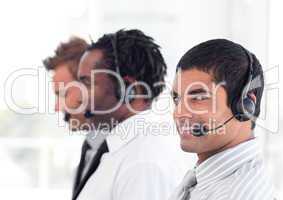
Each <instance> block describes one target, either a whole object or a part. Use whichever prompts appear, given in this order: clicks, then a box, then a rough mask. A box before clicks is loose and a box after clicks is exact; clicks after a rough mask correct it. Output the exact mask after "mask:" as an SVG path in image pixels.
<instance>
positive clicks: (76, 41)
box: [43, 37, 89, 78]
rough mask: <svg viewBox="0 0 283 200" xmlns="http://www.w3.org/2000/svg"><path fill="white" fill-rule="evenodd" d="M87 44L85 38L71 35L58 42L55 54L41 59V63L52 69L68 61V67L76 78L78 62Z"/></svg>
mask: <svg viewBox="0 0 283 200" xmlns="http://www.w3.org/2000/svg"><path fill="white" fill-rule="evenodd" d="M88 46H89V45H88V44H87V42H86V41H85V40H83V39H82V38H79V37H71V38H70V39H69V40H68V41H67V42H62V43H60V44H59V45H58V46H57V48H56V49H55V54H54V55H53V56H49V57H47V58H46V59H44V60H43V65H44V66H45V68H46V69H47V70H48V71H49V70H54V69H56V67H58V66H59V65H61V64H64V63H67V62H74V63H70V65H68V66H69V69H70V72H71V73H72V75H73V76H74V77H75V78H76V76H77V72H78V64H79V62H80V58H81V56H82V55H83V53H84V52H85V51H86V49H87V47H88Z"/></svg>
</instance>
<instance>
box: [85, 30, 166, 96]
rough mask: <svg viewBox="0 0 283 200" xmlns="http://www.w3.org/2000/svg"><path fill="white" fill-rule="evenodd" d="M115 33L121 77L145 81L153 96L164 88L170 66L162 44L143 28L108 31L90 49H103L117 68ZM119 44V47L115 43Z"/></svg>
mask: <svg viewBox="0 0 283 200" xmlns="http://www.w3.org/2000/svg"><path fill="white" fill-rule="evenodd" d="M113 37H115V40H116V41H115V42H116V52H117V59H118V63H119V66H118V67H119V71H120V75H121V77H124V76H130V77H133V78H134V79H135V80H137V81H143V82H145V83H146V84H148V86H149V87H150V89H151V91H152V98H151V99H150V100H153V99H154V98H155V97H157V96H158V95H159V94H160V93H161V92H162V91H163V89H164V84H158V85H155V83H159V82H162V83H164V77H165V75H166V72H167V66H166V64H165V61H164V59H163V56H162V54H161V52H160V47H159V45H157V44H156V43H155V42H154V40H153V38H152V37H149V36H147V35H145V34H144V33H143V32H142V31H140V30H137V29H133V30H124V29H122V30H119V31H117V32H116V33H114V34H105V35H103V36H102V37H101V38H99V39H98V41H97V42H95V43H93V44H92V45H90V47H89V48H88V51H91V50H94V49H99V50H102V52H103V59H104V61H105V62H106V64H107V65H108V67H110V69H111V70H113V71H116V67H117V66H116V63H115V52H114V49H113V45H112V42H113V41H112V40H113ZM114 48H115V47H114Z"/></svg>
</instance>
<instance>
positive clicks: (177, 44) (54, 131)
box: [0, 0, 283, 200]
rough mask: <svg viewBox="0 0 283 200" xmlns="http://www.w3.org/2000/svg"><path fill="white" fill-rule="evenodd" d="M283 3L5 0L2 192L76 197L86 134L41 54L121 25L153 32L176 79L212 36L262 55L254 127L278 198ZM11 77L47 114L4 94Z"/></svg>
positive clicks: (25, 98)
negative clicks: (59, 101) (60, 105)
mask: <svg viewBox="0 0 283 200" xmlns="http://www.w3.org/2000/svg"><path fill="white" fill-rule="evenodd" d="M282 9H283V3H282V1H280V0H257V1H256V0H213V1H212V0H198V1H193V0H178V1H169V0H143V1H135V0H115V1H114V0H112V1H110V0H48V1H47V0H45V1H44V0H26V1H20V0H9V1H8V0H2V1H1V3H0V25H1V31H0V32H1V37H0V55H1V59H0V65H1V67H0V89H1V95H0V97H1V98H0V121H1V122H0V195H1V197H0V198H1V199H19V198H21V199H29V200H33V199H38V198H40V199H54V200H55V199H60V200H61V199H67V198H70V194H71V192H70V191H71V182H72V176H73V172H74V169H75V166H76V164H77V162H78V159H79V154H80V145H81V142H82V139H83V135H73V134H72V133H70V132H69V131H68V129H67V127H64V126H63V125H62V121H61V116H58V115H57V114H55V112H54V109H53V106H54V102H55V98H54V95H53V93H52V91H51V90H50V91H48V90H46V88H47V85H48V81H50V76H49V75H47V76H45V75H44V71H45V70H44V69H43V68H42V63H41V61H42V59H44V58H45V57H46V56H48V55H50V54H51V53H52V52H53V50H54V48H55V47H56V46H57V45H58V43H59V42H60V41H64V40H67V39H68V38H69V37H70V36H71V35H78V36H81V37H84V38H85V39H87V40H88V38H89V37H88V35H91V37H92V38H93V39H94V40H96V39H97V38H99V37H100V36H102V34H103V33H107V32H114V31H117V30H119V29H121V28H126V29H131V28H138V29H141V30H143V31H144V32H145V33H146V34H149V35H151V36H152V37H153V38H155V40H156V41H157V42H158V43H159V44H160V46H161V47H162V52H163V54H164V57H165V59H166V61H167V64H168V67H169V70H168V77H167V80H168V81H172V79H173V78H174V71H175V66H176V64H177V62H178V60H179V59H180V57H181V56H182V55H183V53H184V52H186V51H187V50H188V49H189V48H191V47H193V46H194V45H196V44H198V43H200V42H203V41H205V40H209V39H213V38H227V39H230V40H233V41H235V42H238V43H241V44H242V45H243V46H245V47H246V48H248V49H249V50H250V51H251V52H253V53H255V54H256V56H257V57H258V58H259V60H260V61H261V63H262V65H263V67H264V71H265V77H266V90H265V94H264V100H263V108H262V115H261V117H260V119H259V124H260V126H258V127H257V131H256V132H257V134H258V136H259V137H260V139H261V141H262V144H263V151H264V155H265V158H266V164H267V167H268V172H269V173H270V175H271V176H272V178H273V182H274V185H275V189H276V194H277V196H278V199H281V198H283V175H282V173H280V169H282V168H283V156H282V150H283V149H282V145H283V137H282V133H281V132H282V127H281V125H282V122H283V116H282V106H281V105H282V103H281V105H280V104H279V103H280V102H282V96H281V95H282V92H280V88H282V86H283V85H282V80H281V79H282V78H281V77H282V70H279V65H280V64H282V56H281V53H282V52H281V51H282V47H281V44H283V43H282V35H283V28H282V22H281V21H280V19H281V20H282V18H283V13H282ZM22 69H27V70H28V71H29V72H33V73H34V75H33V76H23V77H18V79H17V81H15V82H13V83H10V82H9V75H11V74H15V72H16V71H17V70H22ZM33 70H34V71H33ZM42 72H43V73H42ZM7 84H11V85H12V86H13V91H14V92H13V94H12V95H13V99H14V102H15V103H16V104H17V105H18V106H20V107H23V108H34V109H35V110H37V111H38V112H39V113H38V114H32V115H23V114H18V113H15V112H14V111H12V109H11V106H10V105H9V103H7V100H6V99H5V98H4V94H5V93H4V92H5V91H6V90H5V89H6V86H7ZM45 91H46V92H45ZM6 92H7V91H6ZM46 99H49V100H48V101H47V100H46ZM280 100H281V101H280ZM70 136H72V137H70ZM3 196H4V197H5V198H3Z"/></svg>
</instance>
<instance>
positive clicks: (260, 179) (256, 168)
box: [212, 162, 273, 200]
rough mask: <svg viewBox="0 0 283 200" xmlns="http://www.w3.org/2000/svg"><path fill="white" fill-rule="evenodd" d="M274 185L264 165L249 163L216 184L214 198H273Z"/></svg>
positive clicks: (228, 199) (255, 199)
mask: <svg viewBox="0 0 283 200" xmlns="http://www.w3.org/2000/svg"><path fill="white" fill-rule="evenodd" d="M272 195H273V187H272V184H271V181H270V180H269V177H268V176H267V174H266V173H265V170H264V167H263V166H262V165H261V164H258V163H252V162H251V163H248V164H247V165H245V166H243V167H241V168H239V169H238V170H237V171H235V172H234V173H233V175H231V176H229V177H227V178H225V179H223V180H222V181H220V182H219V183H218V184H217V185H215V189H214V192H213V194H212V197H213V198H212V199H214V200H217V199H222V198H224V197H225V198H224V199H227V200H236V199H240V200H246V199H250V200H258V199H262V200H272V199H273V196H272Z"/></svg>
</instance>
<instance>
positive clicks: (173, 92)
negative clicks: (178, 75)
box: [171, 90, 179, 96]
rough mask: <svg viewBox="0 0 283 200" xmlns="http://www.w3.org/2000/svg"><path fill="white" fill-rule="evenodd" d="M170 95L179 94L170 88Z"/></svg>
mask: <svg viewBox="0 0 283 200" xmlns="http://www.w3.org/2000/svg"><path fill="white" fill-rule="evenodd" d="M171 95H172V96H179V94H178V93H177V92H176V91H175V90H171Z"/></svg>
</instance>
